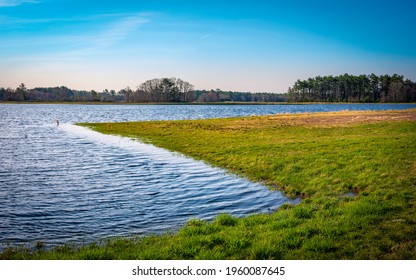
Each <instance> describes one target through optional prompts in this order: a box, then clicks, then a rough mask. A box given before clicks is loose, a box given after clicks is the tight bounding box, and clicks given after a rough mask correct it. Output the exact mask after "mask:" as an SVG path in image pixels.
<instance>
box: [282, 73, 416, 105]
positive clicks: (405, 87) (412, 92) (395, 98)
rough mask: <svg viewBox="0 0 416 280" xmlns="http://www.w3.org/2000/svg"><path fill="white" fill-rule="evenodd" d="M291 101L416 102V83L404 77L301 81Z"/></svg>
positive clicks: (322, 78) (295, 87)
mask: <svg viewBox="0 0 416 280" xmlns="http://www.w3.org/2000/svg"><path fill="white" fill-rule="evenodd" d="M287 101H291V102H416V83H414V82H412V81H411V80H409V79H406V80H404V79H403V76H400V75H397V74H394V75H392V76H389V75H382V76H377V75H375V74H371V75H359V76H353V75H348V74H344V75H340V76H335V77H334V76H323V77H321V76H317V77H315V78H309V79H307V80H303V81H301V80H297V81H296V83H295V84H294V85H293V86H292V87H291V88H289V90H288V93H287Z"/></svg>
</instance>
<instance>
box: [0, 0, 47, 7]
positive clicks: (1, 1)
mask: <svg viewBox="0 0 416 280" xmlns="http://www.w3.org/2000/svg"><path fill="white" fill-rule="evenodd" d="M25 3H32V4H37V3H39V1H36V0H0V7H14V6H19V5H22V4H25Z"/></svg>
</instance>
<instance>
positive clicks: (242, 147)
mask: <svg viewBox="0 0 416 280" xmlns="http://www.w3.org/2000/svg"><path fill="white" fill-rule="evenodd" d="M82 125H84V126H87V127H90V128H94V129H95V130H97V131H99V132H101V133H109V134H117V135H122V136H127V137H131V138H139V139H140V140H141V141H144V142H147V143H151V144H153V145H156V146H159V147H162V148H165V149H168V150H170V151H176V152H179V153H183V154H185V155H186V156H190V157H192V158H195V159H200V160H203V161H206V162H208V163H209V164H211V165H213V166H219V167H221V168H225V169H227V170H229V171H230V172H231V173H235V174H237V175H239V176H244V177H246V178H248V179H250V180H252V181H262V182H265V183H266V184H267V185H269V186H270V187H273V188H277V189H280V190H282V191H283V192H284V193H285V194H286V195H288V196H296V197H302V202H301V203H300V204H298V205H296V206H294V205H285V206H282V207H281V208H279V209H278V210H277V211H276V212H274V213H271V214H255V215H252V216H249V217H246V218H238V219H237V218H234V217H231V216H230V215H226V214H224V215H220V216H218V217H217V219H216V220H215V221H213V222H212V223H208V222H204V221H198V220H191V221H189V222H188V224H187V225H184V227H183V228H181V229H180V230H179V232H178V233H175V234H170V235H161V236H150V237H136V238H134V237H132V238H120V239H117V238H116V239H114V240H108V241H103V242H102V243H98V244H95V245H94V244H93V245H87V246H84V247H81V248H71V247H70V246H64V250H63V249H62V248H61V249H59V248H58V249H55V250H51V251H49V250H47V251H44V250H37V251H35V252H32V253H30V252H27V251H26V252H20V253H19V252H18V251H16V252H14V251H13V250H12V251H10V252H9V255H8V254H6V253H7V252H6V253H5V252H3V253H2V255H0V256H1V258H6V259H7V258H10V259H11V258H24V259H27V258H34V259H42V258H52V259H55V258H61V259H72V258H74V259H84V258H93V259H101V258H109V259H113V258H116V259H117V258H127V259H143V258H150V259H160V258H162V259H195V258H202V259H218V258H219V259H229V258H236V259H415V258H416V252H414V250H413V249H412V248H414V245H416V240H415V236H416V235H415V233H416V230H415V224H416V218H415V215H414V214H415V212H416V209H415V206H414V201H415V199H416V193H415V192H416V191H415V190H414V188H412V182H413V181H412V180H414V178H415V177H416V174H415V170H414V166H415V164H416V163H415V160H414V158H416V143H415V141H414V139H415V138H416V129H415V128H416V109H408V110H401V111H344V112H327V113H303V114H282V115H280V114H279V115H269V116H254V117H239V118H227V119H208V120H187V121H152V122H129V123H101V124H82ZM208 139H209V140H208ZM351 193H353V194H354V195H349V194H351ZM398 226H400V228H401V230H400V232H398V231H397V227H398ZM114 248H115V249H114ZM191 248H193V249H192V250H191ZM58 251H63V252H61V253H59V252H58ZM19 254H20V255H19Z"/></svg>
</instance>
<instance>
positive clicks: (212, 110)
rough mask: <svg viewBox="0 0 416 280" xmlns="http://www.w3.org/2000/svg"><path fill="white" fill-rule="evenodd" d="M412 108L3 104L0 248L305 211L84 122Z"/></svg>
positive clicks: (226, 175) (403, 106)
mask: <svg viewBox="0 0 416 280" xmlns="http://www.w3.org/2000/svg"><path fill="white" fill-rule="evenodd" d="M407 108H416V104H309V105H67V104H65V105H64V104H62V105H60V104H53V105H50V104H0V145H1V149H0V243H2V244H3V245H2V247H4V246H5V244H14V245H15V244H33V243H34V242H37V241H42V242H44V243H45V244H46V245H47V246H54V245H59V244H64V243H68V242H74V243H78V242H86V243H88V242H91V241H93V240H99V239H102V238H106V237H112V236H130V235H148V234H159V233H164V232H172V231H176V230H178V229H179V228H180V227H181V226H183V225H184V224H185V223H186V222H187V221H188V220H189V219H191V218H196V219H204V220H208V221H210V220H212V219H214V218H215V216H217V215H218V214H220V213H230V214H232V215H234V216H238V217H243V216H247V215H250V214H253V213H268V212H271V211H274V210H276V209H277V208H278V207H279V206H281V205H282V204H284V203H297V200H294V201H293V200H290V199H288V198H286V197H285V196H283V195H282V194H281V193H280V192H278V191H269V190H268V189H267V188H266V187H265V186H263V185H261V184H257V183H252V182H249V181H248V180H246V179H244V178H239V177H237V176H235V175H232V174H229V173H227V172H226V171H224V170H221V169H218V168H213V167H210V166H209V165H207V164H205V163H203V162H199V161H195V160H192V159H190V158H187V157H184V156H182V155H179V154H176V153H171V152H168V151H165V150H162V149H159V148H156V147H153V146H150V145H146V144H142V143H140V142H138V141H134V140H130V139H126V138H122V137H117V136H111V135H102V134H99V133H97V132H93V131H91V130H88V129H86V128H82V127H79V126H76V125H74V123H77V122H109V121H111V122H122V121H146V120H179V119H201V118H220V117H236V116H249V115H266V114H277V113H301V112H324V111H340V110H390V109H407ZM57 120H59V125H57V122H56V121H57ZM207 141H208V140H207Z"/></svg>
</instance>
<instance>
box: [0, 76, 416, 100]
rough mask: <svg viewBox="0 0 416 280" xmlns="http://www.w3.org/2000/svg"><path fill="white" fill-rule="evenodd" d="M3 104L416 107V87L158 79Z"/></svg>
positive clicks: (386, 80)
mask: <svg viewBox="0 0 416 280" xmlns="http://www.w3.org/2000/svg"><path fill="white" fill-rule="evenodd" d="M0 101H17V102H22V101H26V102H124V103H169V102H174V103H190V102H201V103H209V102H284V101H287V102H416V83H414V82H412V81H411V80H409V79H406V80H404V78H403V76H400V75H397V74H394V75H392V76H389V75H382V76H377V75H375V74H371V75H359V76H354V75H349V74H344V75H340V76H323V77H321V76H317V77H315V78H309V79H307V80H303V81H301V80H297V81H296V83H295V84H294V85H293V86H292V87H290V88H289V90H288V92H287V93H285V94H280V93H267V92H261V93H251V92H235V91H222V90H220V89H216V90H213V89H211V90H195V89H194V86H193V85H192V84H190V83H188V82H186V81H183V80H181V79H178V78H158V79H152V80H148V81H146V82H144V83H142V84H140V85H139V86H138V87H137V88H136V89H135V90H132V89H131V88H129V87H126V88H124V89H122V90H120V91H118V92H116V91H115V90H107V89H105V90H103V91H101V92H98V91H95V90H90V91H88V90H73V89H70V88H68V87H65V86H61V87H36V88H33V89H28V88H26V86H25V84H23V83H22V84H20V85H19V86H18V87H17V88H16V89H12V88H3V87H0Z"/></svg>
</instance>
